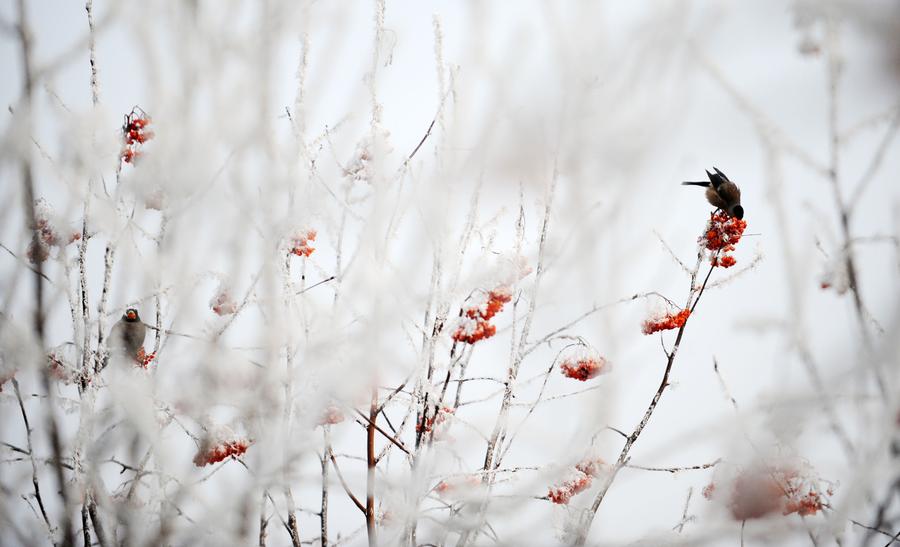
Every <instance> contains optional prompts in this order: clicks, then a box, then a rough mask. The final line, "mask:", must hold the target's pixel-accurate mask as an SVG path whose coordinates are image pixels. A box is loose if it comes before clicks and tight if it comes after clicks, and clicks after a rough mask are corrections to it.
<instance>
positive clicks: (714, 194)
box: [681, 167, 744, 220]
mask: <svg viewBox="0 0 900 547" xmlns="http://www.w3.org/2000/svg"><path fill="white" fill-rule="evenodd" d="M713 170H714V171H715V173H710V172H709V170H707V171H706V176H707V177H709V181H705V180H703V181H699V182H682V183H681V184H686V185H690V186H705V187H706V201H708V202H709V204H710V205H712V206H713V207H718V208H719V209H721V210H722V211H724V212H725V213H727V214H728V215H729V216H733V217H735V218H737V219H738V220H740V219H742V218H744V208H743V207H741V189H740V188H738V185H737V184H735V183H733V182H731V180H729V178H728V177H727V176H725V173H723V172H721V171H719V169H718V168H716V167H713Z"/></svg>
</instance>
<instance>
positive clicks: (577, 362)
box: [560, 355, 610, 382]
mask: <svg viewBox="0 0 900 547" xmlns="http://www.w3.org/2000/svg"><path fill="white" fill-rule="evenodd" d="M609 368H610V367H609V362H608V361H607V360H606V359H605V358H603V357H601V356H600V355H582V356H577V357H569V358H567V359H565V360H563V362H562V365H560V371H561V372H562V374H563V376H565V377H567V378H572V379H574V380H578V381H580V382H586V381H588V380H590V379H591V378H595V377H597V376H599V375H601V374H605V373H606V372H609Z"/></svg>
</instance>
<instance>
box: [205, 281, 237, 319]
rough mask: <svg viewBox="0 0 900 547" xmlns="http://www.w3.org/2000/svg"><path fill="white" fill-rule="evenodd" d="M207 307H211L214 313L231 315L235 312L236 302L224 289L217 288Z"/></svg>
mask: <svg viewBox="0 0 900 547" xmlns="http://www.w3.org/2000/svg"><path fill="white" fill-rule="evenodd" d="M209 307H210V308H212V311H213V313H215V314H216V315H232V314H234V313H235V312H237V308H238V304H237V302H235V301H234V299H233V298H232V297H231V294H230V293H229V292H228V290H226V289H222V288H221V287H220V288H219V291H218V292H217V293H216V294H215V296H213V297H212V300H210V301H209Z"/></svg>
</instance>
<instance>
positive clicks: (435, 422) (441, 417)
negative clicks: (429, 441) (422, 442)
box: [416, 406, 453, 433]
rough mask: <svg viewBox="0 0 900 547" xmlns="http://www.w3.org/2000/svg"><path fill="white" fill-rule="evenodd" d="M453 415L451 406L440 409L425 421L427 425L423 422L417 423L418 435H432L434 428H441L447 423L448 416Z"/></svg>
mask: <svg viewBox="0 0 900 547" xmlns="http://www.w3.org/2000/svg"><path fill="white" fill-rule="evenodd" d="M451 414H453V409H452V408H451V407H449V406H442V407H440V408H439V409H438V410H437V412H435V414H434V415H433V416H431V417H429V418H426V419H425V423H424V424H422V422H418V423H416V433H421V432H423V431H424V432H425V433H430V432H431V431H432V430H433V429H434V428H436V427H440V426H441V425H442V424H443V423H444V422H446V421H447V418H448V416H450V415H451Z"/></svg>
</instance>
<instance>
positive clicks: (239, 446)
mask: <svg viewBox="0 0 900 547" xmlns="http://www.w3.org/2000/svg"><path fill="white" fill-rule="evenodd" d="M248 448H250V441H248V440H247V439H234V440H229V441H222V442H218V443H215V444H210V445H208V446H206V447H203V448H201V450H200V451H198V452H197V454H196V455H195V456H194V465H196V466H197V467H203V466H206V465H210V464H214V463H218V462H220V461H222V460H224V459H226V458H230V457H232V456H234V457H237V456H240V455H242V454H243V453H244V452H246V451H247V449H248Z"/></svg>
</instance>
